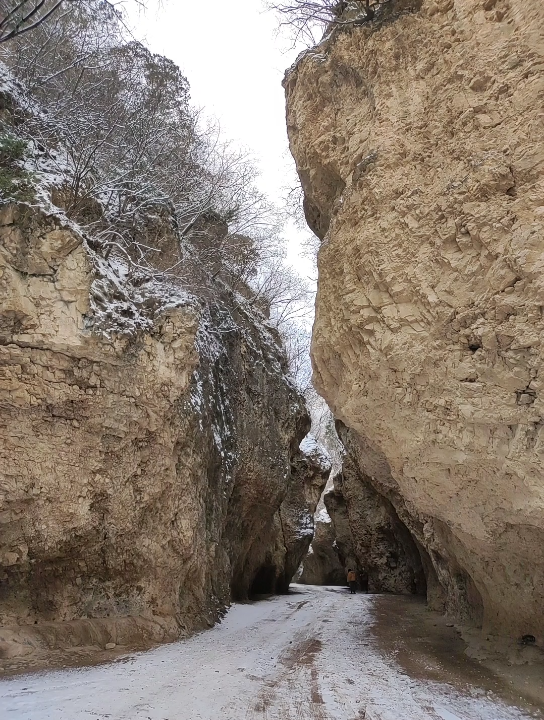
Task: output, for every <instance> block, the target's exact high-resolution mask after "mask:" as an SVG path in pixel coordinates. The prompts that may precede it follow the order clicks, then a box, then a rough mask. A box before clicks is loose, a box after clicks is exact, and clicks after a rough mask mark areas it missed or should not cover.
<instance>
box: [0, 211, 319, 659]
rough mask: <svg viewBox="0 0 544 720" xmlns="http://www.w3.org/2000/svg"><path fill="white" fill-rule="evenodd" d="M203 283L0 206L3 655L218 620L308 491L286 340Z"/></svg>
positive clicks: (59, 222)
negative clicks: (141, 265) (104, 250)
mask: <svg viewBox="0 0 544 720" xmlns="http://www.w3.org/2000/svg"><path fill="white" fill-rule="evenodd" d="M170 227H172V225H171V223H170ZM163 238H164V242H165V243H167V244H168V245H169V247H170V250H172V237H171V236H169V235H168V233H167V232H163ZM177 252H178V255H179V250H178V251H177ZM204 280H205V278H199V281H200V282H197V283H195V287H194V288H192V290H191V291H190V292H188V291H187V292H186V291H184V290H183V289H182V286H180V283H179V282H178V281H177V280H176V279H172V278H169V279H168V278H166V277H162V276H161V275H160V274H155V275H154V274H153V273H149V274H145V273H140V274H138V273H136V274H131V275H129V274H127V268H126V266H125V265H123V263H122V262H120V260H119V258H114V257H111V258H110V259H109V260H108V261H106V260H104V259H103V257H101V256H100V255H98V254H97V253H96V252H94V251H93V250H92V249H91V247H90V245H89V243H88V242H87V240H86V238H85V237H84V235H83V234H82V233H81V232H80V231H79V230H78V228H77V226H75V225H74V224H73V223H69V222H67V221H66V219H65V218H63V216H62V213H59V212H58V211H55V209H54V208H51V207H50V208H40V207H38V206H33V207H30V206H29V205H27V204H24V203H15V202H11V203H9V202H6V203H4V204H3V205H2V207H1V208H0V300H1V311H0V437H1V441H0V641H1V642H0V653H1V654H3V655H4V656H10V655H20V654H25V653H27V652H31V651H34V650H38V651H39V650H40V649H41V650H43V651H45V650H47V649H50V648H55V647H66V646H69V645H80V644H99V645H104V644H105V643H107V642H114V643H117V644H129V643H140V644H148V643H151V642H156V641H163V640H169V639H173V638H175V637H178V636H179V635H181V634H184V633H187V632H190V631H192V630H194V629H196V628H200V627H203V626H206V625H209V624H212V623H213V622H214V621H215V620H216V619H217V618H218V616H219V615H220V614H221V612H222V611H223V610H224V609H225V607H226V606H227V605H228V603H229V602H230V600H231V598H232V597H241V598H244V597H247V596H248V593H249V591H250V589H251V586H252V584H253V582H254V579H255V577H256V576H257V574H258V572H259V570H260V562H261V556H262V555H263V554H264V553H265V552H266V551H267V550H268V549H269V548H270V547H275V543H276V524H275V523H276V520H275V518H276V517H277V515H278V513H279V512H280V508H281V513H284V514H286V515H289V514H290V513H291V510H292V508H291V505H290V504H289V502H290V501H289V500H287V504H284V501H285V500H286V498H287V496H288V495H289V497H290V498H291V499H292V496H293V495H296V494H297V493H299V492H302V493H303V492H304V491H305V487H306V486H305V482H306V478H305V477H302V476H300V474H297V473H299V471H298V466H299V465H300V464H301V463H302V464H304V462H306V461H307V462H309V463H311V459H309V458H308V459H305V457H304V456H302V455H301V452H300V450H299V444H300V441H301V440H302V438H303V437H304V435H305V434H306V432H307V430H308V426H309V422H308V417H307V414H306V410H305V407H304V404H303V402H302V400H301V397H300V395H299V394H298V392H297V391H296V390H295V388H294V386H293V385H292V383H291V382H290V380H289V379H288V377H287V374H286V372H287V368H286V359H285V354H284V351H283V349H282V347H281V344H280V341H279V337H278V335H277V333H276V331H275V330H273V329H272V328H271V327H270V326H269V325H267V324H266V322H265V321H264V318H263V317H262V316H259V315H258V314H255V313H254V312H253V310H251V308H250V307H249V305H248V304H246V303H244V301H243V298H241V296H235V295H234V294H233V293H232V292H231V291H230V290H229V289H228V287H227V286H226V285H224V284H223V283H221V282H220V280H219V279H217V280H215V281H213V282H212V281H209V282H208V284H207V286H206V285H205V283H204ZM199 288H200V289H199ZM292 466H294V467H295V472H293V471H292ZM297 503H298V497H297ZM298 509H300V503H298V504H297V510H298ZM289 516H290V515H289ZM293 523H294V525H296V520H293ZM299 530H300V531H301V532H302V531H305V527H303V526H302V524H301V527H300V528H299ZM281 572H282V573H283V575H284V582H285V583H286V584H288V582H289V580H290V577H288V571H287V570H286V566H285V564H284V565H283V566H282V567H281Z"/></svg>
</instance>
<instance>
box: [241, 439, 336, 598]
mask: <svg viewBox="0 0 544 720" xmlns="http://www.w3.org/2000/svg"><path fill="white" fill-rule="evenodd" d="M330 471H331V463H330V461H329V459H328V457H327V456H326V455H325V454H324V453H323V452H322V450H321V449H320V448H319V446H318V445H317V443H316V442H315V440H314V439H313V438H312V436H310V435H309V436H308V437H307V438H305V440H304V442H303V443H302V444H301V451H300V452H299V453H297V454H296V455H294V456H293V458H292V461H291V474H292V477H293V482H292V483H291V485H290V487H289V491H288V493H287V496H286V498H285V500H284V501H283V503H282V505H281V507H280V509H279V510H278V512H277V513H276V516H275V518H274V531H275V543H274V545H270V544H269V545H270V550H269V551H268V552H267V553H266V555H265V556H264V559H263V560H262V561H261V563H260V569H259V572H258V574H257V575H256V576H255V578H254V580H253V583H252V587H251V591H252V592H253V593H255V594H266V593H274V592H280V593H285V592H287V591H288V589H289V583H290V582H291V580H292V578H293V577H294V575H295V573H296V572H297V570H298V568H299V566H300V563H301V561H302V559H303V558H304V557H305V556H306V554H307V553H308V548H309V547H310V543H311V542H312V539H313V537H314V513H315V510H316V508H317V504H318V502H319V499H320V497H321V494H322V492H323V490H324V488H325V485H326V484H327V480H328V477H329V474H330Z"/></svg>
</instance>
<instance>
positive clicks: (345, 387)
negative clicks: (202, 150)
mask: <svg viewBox="0 0 544 720" xmlns="http://www.w3.org/2000/svg"><path fill="white" fill-rule="evenodd" d="M419 5H421V7H419ZM543 33H544V4H543V3H542V2H541V0H523V2H517V1H514V0H424V1H423V2H422V3H418V2H416V1H415V0H414V2H406V1H402V0H397V1H396V2H395V1H393V2H391V3H389V4H388V6H387V9H385V10H384V11H383V12H382V13H381V14H380V13H378V14H377V19H376V20H375V21H374V22H373V23H372V24H370V25H367V26H363V27H357V28H353V29H351V30H349V31H342V32H335V33H333V35H332V37H330V38H329V39H327V40H325V41H324V42H323V43H322V44H321V45H319V46H318V47H316V48H314V49H312V50H311V51H309V52H308V53H306V54H305V56H304V57H302V58H301V59H300V60H299V62H298V64H297V65H296V66H295V67H294V68H293V69H292V70H291V71H290V72H289V74H288V76H287V78H286V83H285V86H286V93H287V102H288V130H289V135H290V140H291V147H292V151H293V154H294V156H295V159H296V162H297V166H298V171H299V174H300V177H301V179H302V182H303V186H304V190H305V194H306V203H305V204H306V211H307V216H308V220H309V222H310V224H311V225H312V226H313V228H314V229H315V230H316V232H317V233H318V234H319V235H320V236H321V237H322V238H324V242H323V245H322V248H321V251H320V256H319V291H318V298H317V318H316V323H315V328H314V338H313V350H312V353H313V362H314V369H315V375H314V378H315V382H316V384H317V387H318V389H319V391H320V392H321V393H322V394H323V395H324V397H325V399H326V400H327V402H328V403H329V404H330V406H331V408H332V410H333V412H334V413H335V415H336V416H337V417H338V418H339V419H340V420H342V422H343V423H345V424H346V425H347V426H348V427H349V428H351V430H352V431H353V432H354V433H355V434H356V435H357V436H358V438H359V439H360V441H361V443H362V445H363V446H364V448H365V452H366V455H365V457H366V458H367V459H366V460H363V464H364V463H366V464H367V467H365V468H364V471H365V473H366V474H367V476H368V477H369V478H371V479H372V482H373V483H374V485H375V487H376V488H378V489H380V491H383V492H386V493H387V494H388V497H390V499H391V500H392V501H393V502H394V504H395V508H396V511H397V512H398V514H399V517H401V518H402V519H403V521H404V522H405V523H406V525H407V526H408V527H409V528H410V530H411V532H412V533H413V535H414V538H415V539H416V540H417V542H418V543H419V544H420V545H421V548H422V559H423V561H424V564H425V563H428V566H429V567H428V572H429V573H435V574H436V578H437V579H438V580H439V581H440V585H441V587H442V589H443V590H444V591H445V592H446V595H447V597H446V603H449V604H450V607H451V608H452V609H453V610H455V611H461V610H462V608H463V607H464V608H465V610H466V614H468V615H470V614H472V616H473V617H474V618H475V619H477V620H479V619H480V620H482V621H483V624H484V627H485V629H486V630H487V631H489V632H496V633H506V634H511V635H517V636H519V635H521V634H524V633H530V634H534V635H535V636H536V637H537V640H538V642H541V643H542V642H544V615H543V613H542V608H543V604H544V589H543V588H544V474H543V465H542V458H543V453H544V433H543V426H544V398H543V397H542V390H543V387H544V386H543V378H542V353H543V348H542V340H543V337H544V336H543V330H544V320H543V316H542V308H543V306H544V274H543V269H544V263H543V257H544V256H543V254H542V253H543V250H544V116H543V111H542V108H543V106H544V105H543V100H544V39H543ZM429 568H430V569H429Z"/></svg>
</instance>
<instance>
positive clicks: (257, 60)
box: [132, 0, 313, 276]
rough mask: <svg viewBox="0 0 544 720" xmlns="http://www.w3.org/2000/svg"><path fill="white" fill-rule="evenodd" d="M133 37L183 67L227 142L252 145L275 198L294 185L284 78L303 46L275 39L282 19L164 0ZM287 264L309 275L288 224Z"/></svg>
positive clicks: (217, 0)
mask: <svg viewBox="0 0 544 720" xmlns="http://www.w3.org/2000/svg"><path fill="white" fill-rule="evenodd" d="M132 19H133V21H134V22H135V24H136V30H135V34H136V35H137V36H139V37H141V38H142V40H143V41H144V42H145V43H146V44H147V45H148V46H149V47H150V49H151V50H152V51H153V52H157V53H160V54H162V55H165V56H167V57H169V58H171V59H172V60H174V62H175V63H176V64H177V65H179V67H180V68H181V70H182V72H183V73H184V75H185V76H186V77H187V79H188V80H189V83H190V85H191V97H192V100H193V103H194V104H195V105H197V106H198V107H202V108H203V109H204V111H205V113H206V115H208V116H212V117H214V118H216V119H217V120H218V121H219V123H220V126H221V129H222V134H223V136H224V138H225V139H230V140H233V141H234V142H235V143H236V145H239V146H241V147H243V148H247V149H249V150H250V152H251V154H252V155H253V156H254V157H255V159H256V160H257V163H258V166H259V168H260V170H261V178H260V181H259V186H260V187H261V189H262V190H263V191H264V192H266V193H267V194H268V195H269V196H270V197H271V198H272V199H273V200H276V201H278V200H279V199H280V197H281V196H282V188H283V187H284V186H285V185H289V184H290V182H289V181H290V172H291V171H290V162H292V161H290V160H289V157H288V143H287V135H286V130H285V100H284V93H283V88H282V87H281V81H282V78H283V75H284V72H285V69H286V68H287V67H289V66H290V65H291V64H292V63H293V62H294V60H295V58H296V56H297V54H298V52H299V51H300V49H301V48H298V49H294V48H290V47H289V42H288V41H287V40H286V39H285V38H280V37H278V36H277V33H276V28H277V19H276V17H275V16H274V14H273V13H271V12H267V11H265V10H264V6H263V3H262V2H261V0H235V2H227V1H226V0H205V1H203V0H195V1H194V2H187V0H185V1H184V2H181V1H180V0H164V2H163V3H162V5H161V7H160V8H159V9H158V10H156V9H150V10H148V11H147V12H146V13H145V15H140V16H138V17H134V16H133V18H132ZM286 236H287V238H288V240H289V245H288V253H289V254H288V261H289V262H290V264H292V265H294V266H295V267H296V269H297V270H298V272H299V273H301V274H303V275H305V276H311V275H312V274H313V270H312V267H311V263H310V262H309V261H308V260H307V259H306V258H304V257H300V241H301V239H302V236H303V234H302V233H301V232H298V231H297V230H296V229H294V228H292V227H289V228H288V229H287V232H286Z"/></svg>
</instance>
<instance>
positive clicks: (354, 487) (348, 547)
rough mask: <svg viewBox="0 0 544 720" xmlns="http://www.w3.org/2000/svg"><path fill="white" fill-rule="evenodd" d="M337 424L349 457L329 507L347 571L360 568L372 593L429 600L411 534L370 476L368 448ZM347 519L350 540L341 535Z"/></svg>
mask: <svg viewBox="0 0 544 720" xmlns="http://www.w3.org/2000/svg"><path fill="white" fill-rule="evenodd" d="M338 425H339V428H338V429H339V433H338V434H339V437H340V438H341V440H342V442H343V444H344V447H345V449H346V456H345V459H344V465H343V468H342V474H341V477H340V478H338V480H337V481H336V482H335V494H336V495H337V497H336V499H335V501H332V502H331V501H330V500H329V502H328V504H329V505H330V507H331V512H332V517H333V518H334V523H335V526H336V525H338V526H339V538H340V545H341V546H342V547H343V550H344V553H343V555H344V557H345V558H346V560H345V563H347V564H346V566H347V565H350V564H351V565H353V567H354V568H357V569H358V571H359V577H360V578H361V579H362V582H363V584H364V585H365V588H366V589H368V590H369V591H370V592H390V593H397V594H413V595H416V594H417V595H425V594H426V590H427V588H426V582H425V574H424V571H423V567H422V564H421V557H420V553H419V550H418V548H417V546H416V543H415V542H414V540H413V538H412V535H411V534H410V532H409V530H408V529H407V527H406V525H405V524H404V523H403V522H402V520H400V518H399V516H398V514H397V511H396V510H395V507H394V505H393V502H391V500H389V499H388V497H387V495H388V492H387V488H385V487H380V488H379V489H377V487H375V485H374V484H373V482H372V479H371V478H370V477H369V476H368V475H366V473H365V469H364V468H365V464H366V462H365V459H366V457H367V452H366V448H364V446H361V444H360V443H359V442H358V440H357V437H356V436H355V435H354V434H353V433H352V432H351V431H349V430H348V429H347V428H346V427H342V426H341V424H338ZM374 482H376V481H374ZM338 496H341V499H340V497H338ZM393 499H395V498H393ZM397 504H398V503H397ZM344 513H345V515H344ZM338 516H339V517H338ZM344 518H345V519H347V526H348V529H349V535H347V533H346V530H344V531H343V532H342V523H343V522H344ZM344 537H346V539H344ZM350 556H351V558H350ZM353 559H355V562H353ZM350 560H351V563H350Z"/></svg>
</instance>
